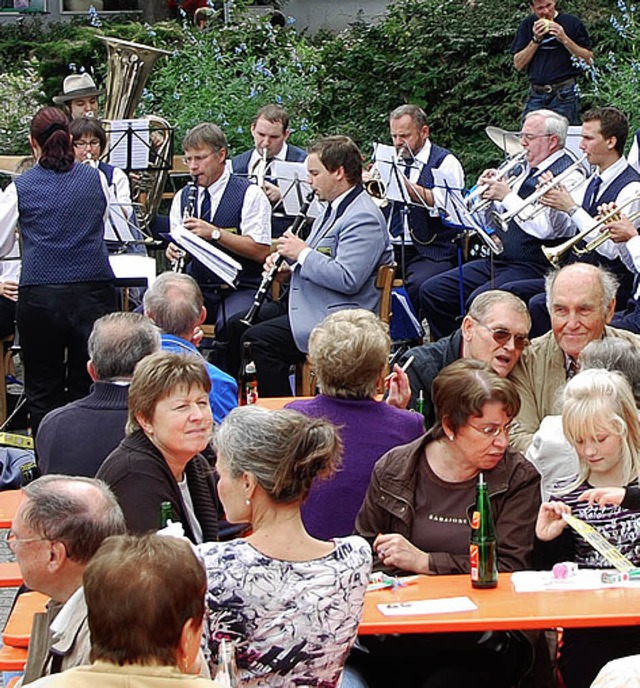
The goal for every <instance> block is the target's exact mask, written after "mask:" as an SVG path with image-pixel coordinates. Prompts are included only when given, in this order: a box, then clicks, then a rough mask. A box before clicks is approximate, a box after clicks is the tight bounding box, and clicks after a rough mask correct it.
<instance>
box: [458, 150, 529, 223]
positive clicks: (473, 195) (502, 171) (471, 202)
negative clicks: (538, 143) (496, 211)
mask: <svg viewBox="0 0 640 688" xmlns="http://www.w3.org/2000/svg"><path fill="white" fill-rule="evenodd" d="M526 159H527V151H524V150H523V151H520V152H519V153H516V154H515V155H512V156H511V157H510V158H507V159H506V160H505V161H504V162H503V163H502V164H501V165H500V167H498V169H497V170H496V175H495V177H493V178H492V179H491V182H498V181H501V180H504V181H506V182H507V184H508V185H509V188H512V187H513V185H514V184H515V183H516V181H517V180H518V179H519V178H520V176H521V175H522V173H523V172H524V169H525V168H524V166H523V165H524V162H525V160H526ZM519 166H523V167H522V169H521V170H520V171H519V172H518V167H519ZM489 186H490V184H488V183H487V184H481V185H480V186H476V188H475V189H473V190H472V191H471V192H470V193H469V195H468V196H467V197H466V198H465V199H464V200H465V203H466V204H467V210H469V211H472V212H475V213H478V212H482V211H483V210H486V209H487V208H488V207H489V206H490V205H491V204H492V203H493V201H491V200H489V199H488V198H482V195H483V194H484V192H485V191H487V190H488V189H489Z"/></svg>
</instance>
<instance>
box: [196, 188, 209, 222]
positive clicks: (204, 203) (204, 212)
mask: <svg viewBox="0 0 640 688" xmlns="http://www.w3.org/2000/svg"><path fill="white" fill-rule="evenodd" d="M202 193H203V194H204V195H203V196H202V200H201V201H200V214H199V215H198V217H200V218H202V219H203V220H205V222H211V194H210V193H209V189H203V192H202Z"/></svg>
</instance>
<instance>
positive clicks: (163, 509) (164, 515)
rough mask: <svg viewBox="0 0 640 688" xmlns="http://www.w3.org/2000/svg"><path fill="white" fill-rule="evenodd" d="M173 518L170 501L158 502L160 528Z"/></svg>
mask: <svg viewBox="0 0 640 688" xmlns="http://www.w3.org/2000/svg"><path fill="white" fill-rule="evenodd" d="M172 519H173V509H172V507H171V502H161V503H160V528H165V527H166V525H167V522H168V521H171V520H172Z"/></svg>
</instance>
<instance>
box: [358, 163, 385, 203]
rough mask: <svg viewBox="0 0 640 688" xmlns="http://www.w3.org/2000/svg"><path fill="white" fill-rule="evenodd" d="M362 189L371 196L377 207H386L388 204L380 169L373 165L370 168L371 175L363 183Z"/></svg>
mask: <svg viewBox="0 0 640 688" xmlns="http://www.w3.org/2000/svg"><path fill="white" fill-rule="evenodd" d="M364 190H365V191H366V192H367V193H368V194H369V196H371V198H372V199H373V201H374V203H375V204H376V205H377V206H378V208H386V207H387V206H388V205H389V200H388V199H387V186H386V184H385V183H384V182H383V181H382V175H381V174H380V170H379V169H378V167H376V166H375V165H374V166H373V167H372V168H371V177H370V178H369V179H368V180H367V181H366V182H365V183H364Z"/></svg>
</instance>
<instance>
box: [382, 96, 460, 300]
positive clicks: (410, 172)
mask: <svg viewBox="0 0 640 688" xmlns="http://www.w3.org/2000/svg"><path fill="white" fill-rule="evenodd" d="M389 129H390V131H391V139H392V141H393V145H394V147H395V149H396V152H397V155H398V159H399V161H400V162H399V165H398V168H399V176H400V178H401V179H402V180H403V181H404V183H405V187H406V190H407V194H408V199H410V201H411V202H410V203H409V204H407V205H406V207H404V208H402V207H401V206H402V204H398V203H397V202H396V201H394V202H393V208H392V210H391V213H392V216H391V222H390V231H391V237H392V239H391V240H392V243H393V246H394V252H395V254H396V263H397V264H398V265H399V266H401V268H402V269H403V279H404V284H405V287H406V289H407V293H408V294H409V298H410V299H411V302H412V304H413V306H414V308H415V309H416V312H418V307H419V302H418V290H419V289H420V285H421V284H422V283H423V282H424V281H425V280H427V279H429V277H432V276H433V275H438V274H440V273H441V272H445V271H446V270H449V269H450V268H453V267H454V266H455V265H456V264H457V254H456V245H455V238H456V235H457V234H458V230H456V229H454V228H451V227H445V226H444V225H443V223H442V221H441V220H440V215H439V210H438V209H439V208H443V207H444V206H445V203H446V199H445V189H441V188H437V187H436V185H435V184H434V179H433V170H434V169H437V170H438V171H439V172H440V173H442V174H443V175H444V178H445V179H446V182H447V184H448V186H449V188H451V189H462V188H463V187H464V171H463V169H462V165H461V164H460V161H459V160H458V159H457V158H456V157H455V156H454V155H453V154H452V153H451V152H450V151H448V150H446V149H445V148H442V147H440V146H437V145H436V144H435V143H433V141H431V139H430V136H429V134H430V132H429V124H428V121H427V115H426V113H425V112H424V110H422V108H419V107H418V106H417V105H401V106H400V107H398V108H396V109H395V110H394V111H393V112H392V113H391V115H390V116H389ZM403 210H404V211H405V213H406V215H405V214H404V213H403V212H402V211H403ZM403 215H404V217H406V221H404V217H403Z"/></svg>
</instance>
